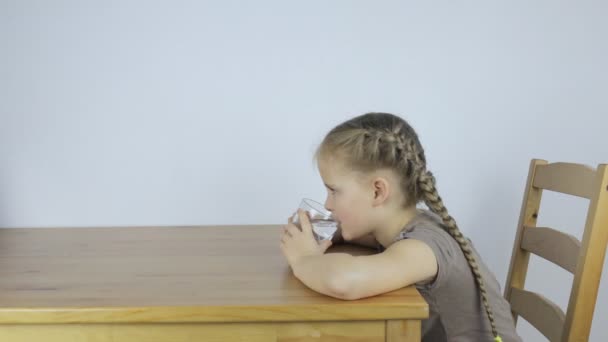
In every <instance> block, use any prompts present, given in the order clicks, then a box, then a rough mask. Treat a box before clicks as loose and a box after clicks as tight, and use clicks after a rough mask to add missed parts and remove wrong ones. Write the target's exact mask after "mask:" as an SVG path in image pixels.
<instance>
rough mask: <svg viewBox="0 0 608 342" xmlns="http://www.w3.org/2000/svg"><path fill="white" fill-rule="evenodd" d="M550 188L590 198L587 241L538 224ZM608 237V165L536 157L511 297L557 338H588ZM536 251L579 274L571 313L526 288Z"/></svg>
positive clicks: (510, 279)
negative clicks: (555, 161)
mask: <svg viewBox="0 0 608 342" xmlns="http://www.w3.org/2000/svg"><path fill="white" fill-rule="evenodd" d="M543 189H544V190H551V191H556V192H560V193H564V194H570V195H574V196H579V197H584V198H587V199H589V200H590V202H589V208H588V210H587V219H586V223H585V231H584V233H583V239H582V242H581V241H579V240H578V239H577V238H576V237H574V236H571V235H569V234H565V233H562V232H559V231H557V230H555V229H553V228H548V227H537V226H536V221H537V218H538V215H539V212H538V211H539V208H540V200H541V196H542V192H543ZM607 242H608V165H607V164H600V165H598V167H597V169H593V168H591V167H588V166H586V165H580V164H570V163H547V161H545V160H540V159H533V160H532V162H531V163H530V171H529V173H528V181H527V183H526V189H525V192H524V198H523V203H522V207H521V212H520V217H519V223H518V227H517V235H516V237H515V244H514V246H513V254H512V256H511V265H510V266H509V274H508V276H507V282H506V284H505V298H506V299H507V301H509V303H510V304H511V310H512V313H513V318H514V319H515V321H516V322H517V317H518V316H521V317H523V318H524V319H526V321H528V322H529V323H530V324H531V325H533V326H534V327H535V328H536V329H538V330H539V331H540V332H541V333H542V334H543V335H545V337H547V338H548V339H549V340H550V341H552V342H557V341H561V342H565V341H569V342H570V341H587V340H588V339H589V331H590V330H591V321H592V316H593V310H594V308H595V301H596V298H597V292H598V287H599V283H600V277H601V273H602V267H603V263H604V256H605V254H606V243H607ZM530 253H533V254H535V255H538V256H540V257H543V258H545V259H547V260H549V261H551V262H553V263H555V264H557V265H559V266H561V267H562V268H564V269H565V270H567V271H569V272H571V273H572V274H573V275H574V280H573V282H572V289H571V290H570V299H569V301H568V308H567V311H566V313H564V311H563V310H562V309H561V308H560V307H559V306H557V305H556V304H555V303H553V302H551V301H550V300H548V299H547V298H545V297H544V296H542V295H540V294H538V293H535V292H531V291H526V290H524V284H525V281H526V273H527V270H528V261H529V259H530Z"/></svg>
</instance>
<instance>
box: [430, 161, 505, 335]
mask: <svg viewBox="0 0 608 342" xmlns="http://www.w3.org/2000/svg"><path fill="white" fill-rule="evenodd" d="M419 186H420V188H421V190H422V194H423V198H424V202H425V203H426V205H427V206H428V207H429V208H430V209H431V210H432V211H433V212H434V213H435V214H437V215H439V216H440V217H441V219H442V220H443V222H444V224H445V226H446V227H447V229H446V231H447V232H448V233H449V234H450V235H451V236H452V237H453V238H454V239H455V240H456V241H457V242H458V244H459V245H460V249H461V250H462V252H463V254H464V256H465V258H466V259H467V261H468V263H469V266H470V267H471V271H472V272H473V275H474V276H475V280H476V282H477V285H478V287H479V293H480V294H481V299H482V301H483V306H484V307H485V309H486V313H487V315H488V319H489V320H490V324H491V326H492V334H493V335H494V337H495V338H496V339H497V340H498V339H499V337H498V332H497V331H496V323H495V322H494V313H493V312H492V309H491V308H490V303H489V301H488V294H487V292H486V286H485V283H484V281H483V278H482V276H481V273H480V272H479V265H478V264H477V260H475V256H474V255H473V251H472V250H471V247H470V246H469V243H468V241H467V240H466V239H465V237H464V236H463V235H462V232H460V230H459V229H458V226H457V225H456V221H455V220H454V218H453V217H452V216H450V214H448V210H447V209H446V207H445V205H443V201H442V200H441V197H440V196H439V193H438V192H437V187H436V184H435V177H434V176H433V174H432V173H431V172H430V171H425V172H423V173H422V174H421V175H420V178H419Z"/></svg>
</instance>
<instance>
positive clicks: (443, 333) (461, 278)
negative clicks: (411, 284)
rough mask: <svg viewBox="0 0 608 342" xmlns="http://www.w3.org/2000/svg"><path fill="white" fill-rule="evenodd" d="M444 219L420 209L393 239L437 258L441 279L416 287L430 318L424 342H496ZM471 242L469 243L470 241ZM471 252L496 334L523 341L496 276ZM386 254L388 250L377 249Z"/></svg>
mask: <svg viewBox="0 0 608 342" xmlns="http://www.w3.org/2000/svg"><path fill="white" fill-rule="evenodd" d="M442 226H443V222H442V220H441V218H440V217H439V216H438V215H436V214H435V213H433V212H431V211H429V210H421V211H420V212H419V214H418V215H417V216H416V217H415V218H414V219H413V220H411V221H410V222H409V223H408V224H407V225H406V226H405V227H404V228H403V230H402V231H401V232H400V233H399V235H398V236H397V238H396V239H395V241H398V240H401V239H415V240H419V241H422V242H424V243H426V244H427V245H428V246H429V247H430V248H431V249H432V250H433V252H434V254H435V257H436V258H437V265H438V271H437V276H436V277H435V279H434V280H433V281H431V282H427V283H426V284H423V283H419V284H416V288H417V289H418V291H419V292H420V294H421V295H422V296H423V297H424V299H425V300H426V302H427V303H428V304H429V311H430V315H429V318H428V319H426V320H424V321H422V340H423V341H424V342H427V341H428V342H431V341H432V342H441V341H450V342H465V341H466V342H470V341H488V342H491V341H493V336H492V330H491V327H490V321H489V320H488V317H487V315H486V311H485V308H484V306H483V303H482V301H481V296H480V294H479V290H478V287H477V283H476V282H475V278H474V277H473V273H472V272H471V269H470V267H469V264H468V262H467V260H466V259H465V257H464V254H463V253H462V250H461V249H460V246H459V245H458V242H456V240H454V238H452V236H451V235H450V234H449V233H448V232H446V231H445V230H444V229H443V228H442ZM469 243H470V240H469ZM470 245H471V249H472V250H473V253H474V255H475V258H476V260H477V262H478V264H479V269H480V272H481V275H482V277H483V279H484V281H485V285H486V290H487V293H488V297H489V298H488V300H489V302H490V307H491V309H492V310H493V313H494V320H495V323H496V329H497V331H498V335H500V337H501V338H502V340H503V342H513V341H517V342H521V341H522V340H521V338H520V337H519V336H518V335H517V333H516V331H515V325H514V323H513V318H512V316H511V309H510V306H509V303H508V302H507V301H506V300H505V299H504V298H503V297H502V294H501V291H500V285H499V284H498V281H496V277H495V276H494V274H493V273H492V272H491V271H490V270H489V269H488V268H487V266H486V265H485V264H484V263H483V261H482V260H481V258H480V257H479V254H478V253H477V251H476V250H475V247H474V246H473V244H472V243H470ZM378 249H379V250H380V251H383V250H384V248H383V247H382V246H379V247H378Z"/></svg>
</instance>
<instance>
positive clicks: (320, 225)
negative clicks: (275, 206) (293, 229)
mask: <svg viewBox="0 0 608 342" xmlns="http://www.w3.org/2000/svg"><path fill="white" fill-rule="evenodd" d="M299 208H300V209H303V210H304V211H306V212H307V213H308V217H309V218H310V223H311V224H312V231H313V235H314V236H315V239H316V240H317V241H322V240H331V239H332V238H333V237H334V234H335V233H336V231H337V230H338V222H336V221H335V220H334V219H333V217H332V215H331V212H330V211H327V210H325V207H324V206H323V205H322V204H321V203H319V202H316V201H313V200H311V199H309V198H304V199H302V202H300V207H299ZM292 222H293V223H294V224H295V225H296V226H298V227H300V225H299V217H298V212H297V211H296V213H295V214H294V215H293V217H292ZM300 228H301V227H300Z"/></svg>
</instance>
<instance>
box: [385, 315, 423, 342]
mask: <svg viewBox="0 0 608 342" xmlns="http://www.w3.org/2000/svg"><path fill="white" fill-rule="evenodd" d="M420 335H421V326H420V321H418V320H387V321H386V342H414V341H416V342H420V340H421V336H420Z"/></svg>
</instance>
